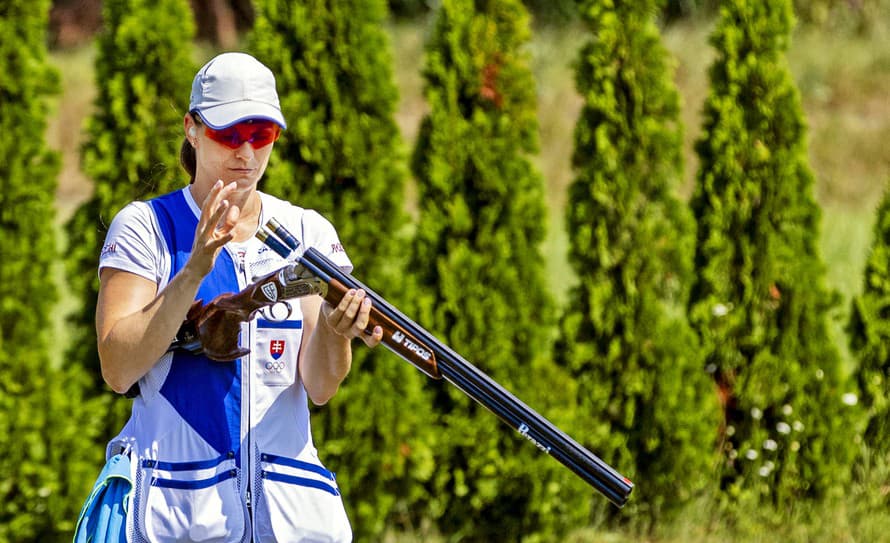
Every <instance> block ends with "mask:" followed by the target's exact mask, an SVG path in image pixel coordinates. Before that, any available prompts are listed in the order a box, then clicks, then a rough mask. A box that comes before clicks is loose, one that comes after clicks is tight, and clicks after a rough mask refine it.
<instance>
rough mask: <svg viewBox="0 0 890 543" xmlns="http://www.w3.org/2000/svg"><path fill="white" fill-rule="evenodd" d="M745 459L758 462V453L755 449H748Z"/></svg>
mask: <svg viewBox="0 0 890 543" xmlns="http://www.w3.org/2000/svg"><path fill="white" fill-rule="evenodd" d="M745 458H747V459H748V460H757V451H755V450H754V449H748V450H747V451H746V452H745Z"/></svg>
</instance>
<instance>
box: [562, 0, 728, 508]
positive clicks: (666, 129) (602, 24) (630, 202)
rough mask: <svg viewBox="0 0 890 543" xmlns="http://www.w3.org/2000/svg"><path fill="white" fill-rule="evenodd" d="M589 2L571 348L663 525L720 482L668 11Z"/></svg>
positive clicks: (573, 189)
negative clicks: (693, 297)
mask: <svg viewBox="0 0 890 543" xmlns="http://www.w3.org/2000/svg"><path fill="white" fill-rule="evenodd" d="M660 3H661V2H657V1H652V0H648V1H639V0H634V1H622V0H615V1H610V2H602V1H591V0H584V1H580V2H578V8H579V12H580V13H581V18H582V20H583V21H584V23H585V24H586V26H587V28H588V29H589V30H590V33H591V39H590V41H589V42H588V43H587V44H586V45H585V46H584V47H583V48H582V49H581V51H580V54H579V55H578V60H577V61H576V64H575V70H576V71H575V76H576V86H577V88H578V91H579V93H580V94H581V96H582V97H583V99H584V106H583V108H582V110H581V115H580V118H579V119H578V122H577V124H576V127H575V149H574V154H573V157H572V165H573V167H574V170H575V173H576V178H575V180H574V181H573V182H572V184H571V185H570V187H569V198H568V203H567V208H566V227H567V230H568V232H569V239H570V249H569V260H570V262H571V264H572V268H573V269H574V271H575V274H576V275H577V277H578V285H577V286H575V287H574V288H573V290H572V293H571V295H570V296H569V300H570V301H569V307H568V308H567V309H566V311H565V313H564V315H563V317H562V324H561V333H560V342H559V345H558V349H557V357H558V359H559V360H560V362H561V364H562V365H564V366H565V367H566V368H567V370H568V371H569V372H570V373H571V375H572V376H573V377H574V379H575V380H576V381H577V383H578V396H579V404H580V409H581V412H582V413H583V418H581V419H579V420H578V423H579V431H581V429H583V428H585V427H586V428H587V431H586V434H585V437H586V439H587V440H588V441H587V444H588V445H589V446H590V447H591V448H594V449H596V450H598V451H599V453H600V454H601V455H602V456H603V457H604V459H606V460H607V461H609V462H611V463H612V464H613V465H614V466H616V468H618V469H619V471H623V472H624V473H625V474H626V475H629V476H630V477H631V479H634V480H639V481H640V485H639V488H638V489H637V490H636V491H635V492H634V496H633V498H632V501H631V503H630V504H629V505H628V506H627V507H626V515H627V518H633V519H634V520H635V521H636V522H639V523H641V524H643V525H654V524H655V523H656V521H658V520H663V519H664V518H665V517H666V516H667V515H668V513H671V512H676V511H678V510H679V509H681V508H682V507H683V506H685V505H688V504H689V502H690V500H691V499H692V498H694V497H696V496H698V495H699V493H700V492H701V491H702V490H704V489H707V488H709V487H711V488H713V486H712V485H713V481H714V476H713V467H714V465H715V460H716V457H715V454H714V453H715V450H716V437H717V429H718V418H717V399H716V395H715V393H714V387H713V385H712V384H711V383H710V379H709V378H708V375H707V374H706V373H705V372H704V368H703V364H702V358H701V356H700V352H699V345H698V341H697V338H696V335H695V333H694V332H693V330H692V328H691V327H690V325H689V322H688V320H687V318H686V313H685V307H686V303H687V301H688V294H689V288H690V285H691V282H692V273H693V272H692V257H693V250H694V248H693V243H694V225H693V223H692V216H691V214H690V213H689V210H688V209H687V208H686V206H685V202H683V201H681V200H680V199H679V197H678V196H677V195H676V189H677V186H678V183H679V181H680V179H681V178H682V127H681V126H680V121H679V114H680V105H679V97H678V94H677V91H676V89H675V88H674V86H673V83H672V81H671V76H672V74H671V70H670V64H669V62H670V61H669V58H668V54H667V51H666V50H665V48H664V46H663V45H662V44H661V40H660V35H659V31H658V28H657V27H656V26H655V21H654V13H655V11H656V7H657V6H658V5H659V4H660Z"/></svg>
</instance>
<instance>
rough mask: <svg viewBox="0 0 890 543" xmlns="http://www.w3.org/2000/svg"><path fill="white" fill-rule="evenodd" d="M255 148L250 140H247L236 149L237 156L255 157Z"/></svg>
mask: <svg viewBox="0 0 890 543" xmlns="http://www.w3.org/2000/svg"><path fill="white" fill-rule="evenodd" d="M253 154H254V149H253V146H252V145H251V144H250V142H247V141H245V142H244V143H242V144H241V146H240V147H238V148H237V149H235V156H237V157H238V158H245V159H250V158H253Z"/></svg>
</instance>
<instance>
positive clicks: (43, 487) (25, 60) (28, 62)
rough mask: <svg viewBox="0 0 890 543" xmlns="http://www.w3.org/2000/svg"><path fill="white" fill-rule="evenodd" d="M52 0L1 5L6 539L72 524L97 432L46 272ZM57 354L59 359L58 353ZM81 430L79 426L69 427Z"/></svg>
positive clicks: (0, 325)
mask: <svg viewBox="0 0 890 543" xmlns="http://www.w3.org/2000/svg"><path fill="white" fill-rule="evenodd" d="M48 11H49V2H48V1H44V0H41V1H37V2H34V1H31V0H28V1H24V0H21V1H11V2H5V3H3V5H2V7H0V20H2V21H3V22H4V24H2V25H0V70H3V73H5V74H16V77H4V78H2V79H0V103H2V104H3V107H2V108H0V155H2V160H0V231H2V232H3V235H2V236H0V254H2V255H3V258H2V259H0V330H2V332H0V500H2V504H3V505H2V507H0V541H4V542H6V541H10V542H12V541H47V540H50V539H52V538H54V537H56V536H57V535H58V534H59V533H60V532H64V531H65V530H66V528H70V523H71V519H72V518H73V517H76V514H77V512H78V510H79V504H77V500H78V499H79V493H80V492H82V491H83V488H82V487H83V484H79V483H82V481H83V479H81V478H80V477H79V476H78V475H74V476H73V477H69V475H70V474H72V473H74V474H81V473H83V470H84V465H85V463H88V462H89V460H90V459H89V458H84V457H83V455H77V456H74V457H72V456H71V452H72V451H76V450H77V449H78V443H79V441H80V440H81V439H83V438H86V439H87V440H88V439H89V438H90V436H91V435H95V434H94V433H92V434H91V430H92V428H91V427H90V426H88V425H87V424H86V419H85V417H84V416H83V415H84V406H83V404H81V403H80V401H79V395H80V390H81V388H80V386H79V383H77V382H76V379H77V376H78V372H77V370H76V369H75V370H73V371H69V370H65V369H60V368H59V364H57V363H56V361H54V360H51V359H50V356H49V355H50V349H51V346H52V345H51V342H50V340H51V338H50V335H49V331H50V328H51V319H50V317H51V311H52V310H53V307H54V306H55V304H56V302H57V301H58V291H57V287H56V284H55V279H54V277H53V276H52V274H51V273H49V270H51V269H52V268H53V262H54V260H55V259H56V258H57V254H58V253H57V250H56V243H55V230H54V226H53V218H54V215H55V208H54V200H53V199H54V195H55V190H56V179H55V177H56V175H57V174H58V172H59V165H60V161H59V156H58V155H57V154H56V153H54V152H52V151H50V150H48V149H47V147H46V142H45V140H44V132H45V130H46V121H47V115H48V107H47V105H48V104H49V98H50V97H51V96H52V95H55V94H57V93H58V91H59V78H58V74H57V73H56V71H55V70H53V69H52V68H51V67H50V66H49V63H48V62H47V58H46V56H47V51H46V45H45V44H46V25H47V13H48ZM52 354H53V355H54V356H57V357H58V356H60V355H61V353H59V352H57V350H52ZM66 428H70V429H76V431H75V432H72V431H65V429H66Z"/></svg>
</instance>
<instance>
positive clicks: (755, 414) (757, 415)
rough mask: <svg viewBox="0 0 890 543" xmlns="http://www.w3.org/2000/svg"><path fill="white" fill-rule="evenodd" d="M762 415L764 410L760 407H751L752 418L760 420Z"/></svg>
mask: <svg viewBox="0 0 890 543" xmlns="http://www.w3.org/2000/svg"><path fill="white" fill-rule="evenodd" d="M762 416H763V411H761V410H760V409H758V408H756V407H752V408H751V418H752V419H754V420H760V418H761V417H762Z"/></svg>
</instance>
